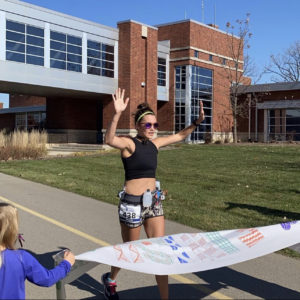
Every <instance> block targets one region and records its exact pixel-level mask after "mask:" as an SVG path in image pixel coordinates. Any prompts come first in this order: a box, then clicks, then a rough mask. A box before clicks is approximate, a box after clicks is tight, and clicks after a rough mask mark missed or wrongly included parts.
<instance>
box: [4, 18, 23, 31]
mask: <svg viewBox="0 0 300 300" xmlns="http://www.w3.org/2000/svg"><path fill="white" fill-rule="evenodd" d="M6 29H7V30H12V31H17V32H23V33H25V24H22V23H18V22H13V21H9V20H6Z"/></svg>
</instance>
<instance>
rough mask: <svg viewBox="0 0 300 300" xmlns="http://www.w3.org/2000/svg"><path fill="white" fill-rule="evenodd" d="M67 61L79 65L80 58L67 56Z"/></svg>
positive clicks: (72, 55)
mask: <svg viewBox="0 0 300 300" xmlns="http://www.w3.org/2000/svg"><path fill="white" fill-rule="evenodd" d="M67 60H68V61H70V62H75V63H81V56H79V55H74V54H68V55H67Z"/></svg>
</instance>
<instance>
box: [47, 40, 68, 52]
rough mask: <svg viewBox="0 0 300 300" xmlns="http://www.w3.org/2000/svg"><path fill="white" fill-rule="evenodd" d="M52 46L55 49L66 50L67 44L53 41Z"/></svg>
mask: <svg viewBox="0 0 300 300" xmlns="http://www.w3.org/2000/svg"><path fill="white" fill-rule="evenodd" d="M50 48H51V49H55V50H60V51H66V44H63V43H59V42H54V41H51V42H50Z"/></svg>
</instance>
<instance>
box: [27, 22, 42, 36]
mask: <svg viewBox="0 0 300 300" xmlns="http://www.w3.org/2000/svg"><path fill="white" fill-rule="evenodd" d="M26 32H27V33H28V34H31V35H36V36H40V37H44V29H42V28H38V27H34V26H30V25H27V28H26Z"/></svg>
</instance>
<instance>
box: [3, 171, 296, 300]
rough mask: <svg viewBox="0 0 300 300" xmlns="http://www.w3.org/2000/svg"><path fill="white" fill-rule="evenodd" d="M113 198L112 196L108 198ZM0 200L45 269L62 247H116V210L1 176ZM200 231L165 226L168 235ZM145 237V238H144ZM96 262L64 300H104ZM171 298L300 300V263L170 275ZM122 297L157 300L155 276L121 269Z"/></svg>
mask: <svg viewBox="0 0 300 300" xmlns="http://www.w3.org/2000/svg"><path fill="white" fill-rule="evenodd" d="M112 197H115V195H112ZM0 201H11V202H12V203H13V204H15V205H17V206H18V211H19V216H20V232H21V233H23V234H24V238H25V244H24V248H25V249H27V250H28V251H29V252H31V253H32V254H33V255H34V256H36V257H37V259H38V260H39V261H40V262H41V263H42V264H43V265H44V266H45V267H48V268H52V267H53V265H54V261H53V255H55V254H56V253H57V252H58V251H60V249H62V248H70V249H71V250H72V251H73V252H74V253H75V254H80V253H83V252H86V251H90V250H93V249H96V248H99V247H101V246H105V245H108V244H116V243H120V241H121V236H120V230H119V223H118V218H117V207H116V206H114V205H110V204H107V203H104V202H101V201H97V200H95V199H92V198H88V197H83V196H80V195H77V194H74V193H70V192H65V191H62V190H59V189H56V188H52V187H49V186H46V185H42V184H38V183H34V182H31V181H27V180H24V179H21V178H16V177H12V176H8V175H4V174H1V173H0ZM182 232H198V230H197V229H194V228H191V227H187V226H184V225H180V224H177V223H175V222H171V221H167V222H166V234H174V233H182ZM142 238H145V234H144V233H143V234H142ZM107 271H109V266H107V265H101V264H99V265H98V266H96V267H95V268H94V269H92V270H90V271H88V272H87V273H86V274H84V275H83V276H81V277H80V278H78V279H77V280H75V281H74V282H72V283H71V284H68V285H67V286H66V294H67V298H68V299H104V298H103V295H102V290H103V287H102V285H101V283H100V278H101V274H102V273H104V272H107ZM169 281H170V299H300V284H299V283H300V260H296V259H293V258H289V257H285V256H282V255H279V254H270V255H266V256H264V257H261V258H258V259H254V260H250V261H247V262H243V263H240V264H236V265H233V266H230V267H225V268H220V269H215V270H210V271H206V272H199V273H194V274H185V275H183V276H181V275H179V276H177V275H176V276H170V280H169ZM118 291H119V296H120V299H159V294H158V290H157V287H156V284H155V280H154V277H153V276H151V275H147V274H141V273H135V272H131V271H127V270H122V271H121V272H120V274H119V277H118ZM26 296H27V298H28V299H56V288H55V286H54V287H50V288H41V287H37V286H35V285H32V284H31V283H28V282H27V284H26Z"/></svg>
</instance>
